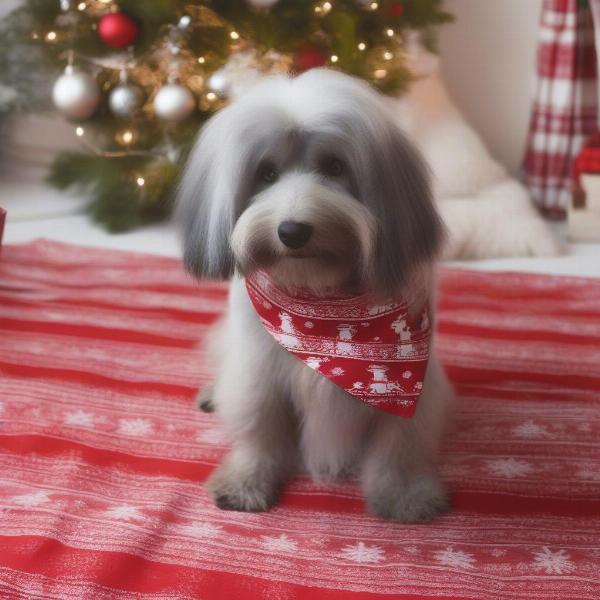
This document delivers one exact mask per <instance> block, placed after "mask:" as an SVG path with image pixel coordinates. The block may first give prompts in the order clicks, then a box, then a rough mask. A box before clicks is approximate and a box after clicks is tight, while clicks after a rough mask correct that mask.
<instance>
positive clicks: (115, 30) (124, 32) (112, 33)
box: [98, 12, 138, 48]
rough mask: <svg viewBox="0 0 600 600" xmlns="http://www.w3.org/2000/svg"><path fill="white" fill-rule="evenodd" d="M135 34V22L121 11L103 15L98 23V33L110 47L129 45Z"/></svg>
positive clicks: (136, 28) (136, 32) (136, 29)
mask: <svg viewBox="0 0 600 600" xmlns="http://www.w3.org/2000/svg"><path fill="white" fill-rule="evenodd" d="M137 34H138V26H137V23H136V22H135V21H134V20H133V19H132V18H131V17H130V16H129V15H126V14H125V13H122V12H116V13H109V14H107V15H104V16H103V17H102V18H101V19H100V22H99V23H98V35H99V36H100V37H101V38H102V41H103V42H104V43H105V44H106V45H107V46H109V47H110V48H125V47H126V46H131V44H133V42H134V41H135V38H136V37H137Z"/></svg>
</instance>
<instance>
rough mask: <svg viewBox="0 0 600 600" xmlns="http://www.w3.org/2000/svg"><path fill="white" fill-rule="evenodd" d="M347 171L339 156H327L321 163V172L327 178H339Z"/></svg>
mask: <svg viewBox="0 0 600 600" xmlns="http://www.w3.org/2000/svg"><path fill="white" fill-rule="evenodd" d="M345 170H346V166H345V165H344V163H343V161H342V160H340V159H339V158H338V157H337V156H325V157H323V158H322V159H321V160H320V161H319V171H321V173H323V175H326V176H327V177H339V176H340V175H343V174H344V171H345Z"/></svg>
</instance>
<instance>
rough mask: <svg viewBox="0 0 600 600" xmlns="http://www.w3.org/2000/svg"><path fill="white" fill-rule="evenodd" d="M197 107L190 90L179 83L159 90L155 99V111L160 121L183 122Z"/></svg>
mask: <svg viewBox="0 0 600 600" xmlns="http://www.w3.org/2000/svg"><path fill="white" fill-rule="evenodd" d="M195 106H196V100H195V99H194V95H193V94H192V92H190V90H189V89H188V88H186V87H185V86H183V85H179V84H177V83H169V84H167V85H164V86H163V87H161V88H160V90H158V93H157V94H156V96H155V97H154V111H155V112H156V115H157V116H158V118H159V119H164V120H165V121H174V122H177V121H182V120H183V119H185V118H186V117H188V116H189V115H190V114H191V112H192V111H193V110H194V108H195Z"/></svg>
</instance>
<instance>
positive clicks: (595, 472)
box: [577, 466, 600, 481]
mask: <svg viewBox="0 0 600 600" xmlns="http://www.w3.org/2000/svg"><path fill="white" fill-rule="evenodd" d="M577 477H579V478H581V479H587V480H589V481H600V467H596V468H594V467H593V466H589V467H584V468H582V469H579V471H577Z"/></svg>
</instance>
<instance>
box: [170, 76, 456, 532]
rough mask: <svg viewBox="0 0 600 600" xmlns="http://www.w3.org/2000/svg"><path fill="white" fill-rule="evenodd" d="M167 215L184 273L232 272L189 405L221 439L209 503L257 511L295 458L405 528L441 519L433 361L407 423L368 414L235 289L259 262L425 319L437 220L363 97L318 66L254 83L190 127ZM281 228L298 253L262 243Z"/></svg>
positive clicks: (367, 94)
mask: <svg viewBox="0 0 600 600" xmlns="http://www.w3.org/2000/svg"><path fill="white" fill-rule="evenodd" d="M332 165H334V167H335V168H333V167H332ZM273 174H275V175H273ZM177 215H178V218H179V220H180V222H181V223H182V226H183V231H184V248H185V249H184V260H185V263H186V266H187V268H188V269H189V270H190V271H191V272H192V273H193V274H195V275H196V276H198V277H219V278H227V277H233V280H232V284H231V291H230V297H229V310H228V314H227V317H226V319H225V321H224V322H223V323H222V324H221V325H220V328H219V330H218V332H217V334H216V335H215V338H214V340H215V341H214V344H213V349H214V355H215V358H216V360H217V378H216V381H215V383H214V385H213V386H212V387H211V388H210V390H209V391H208V392H204V393H203V394H202V396H201V403H202V404H203V405H204V407H212V406H214V407H215V408H216V410H217V412H218V414H219V417H220V418H221V420H222V422H223V424H224V426H225V428H226V430H227V431H228V433H229V435H230V437H231V440H232V442H233V447H232V450H231V452H230V454H229V455H228V456H227V457H226V459H225V460H224V462H223V464H222V465H221V466H220V467H219V468H218V469H217V471H216V472H215V473H214V474H213V476H212V478H211V480H210V482H209V490H210V492H211V493H212V495H213V497H214V499H215V501H216V503H217V504H218V505H219V506H220V507H221V508H225V509H234V510H265V509H267V508H268V507H269V506H270V505H272V504H273V503H274V502H275V500H276V497H277V492H278V490H279V488H280V486H281V484H282V483H283V482H284V481H285V479H286V478H287V477H288V476H289V474H290V473H291V472H292V471H293V470H294V469H295V468H297V467H298V466H299V465H301V464H304V466H305V467H306V468H307V469H308V471H309V473H310V474H311V475H312V476H313V477H314V478H315V479H319V480H323V479H330V478H333V477H337V476H340V475H346V474H352V473H356V474H357V475H358V476H359V477H360V480H361V483H362V487H363V489H364V493H365V496H366V499H367V505H368V508H369V510H371V511H372V512H374V513H376V514H379V515H381V516H383V517H386V518H392V519H398V520H401V521H406V522H412V521H418V520H423V519H429V518H432V517H433V516H434V515H436V514H437V513H439V512H440V511H442V510H444V509H445V507H446V505H447V500H446V494H445V491H444V488H443V486H442V484H441V483H440V480H439V478H438V475H437V470H436V465H435V462H436V455H437V448H438V444H439V440H440V436H441V433H442V429H443V423H444V416H445V413H446V406H447V403H448V401H449V400H450V398H451V396H452V391H451V388H450V386H449V384H448V382H447V380H446V378H445V375H444V373H443V371H442V369H441V367H440V366H439V363H438V361H437V359H436V357H435V354H432V356H431V358H430V363H429V367H428V370H427V375H426V379H425V382H424V386H423V392H422V396H421V398H420V400H419V404H418V408H417V413H416V415H415V416H414V417H413V418H412V419H402V418H399V417H395V416H392V415H389V414H386V413H384V412H381V411H378V410H376V409H374V408H371V407H369V406H367V405H365V404H363V403H361V402H359V401H357V400H356V399H354V398H352V397H351V396H349V395H348V394H346V393H345V392H344V391H343V390H342V389H341V388H339V387H337V386H336V385H335V384H333V383H332V382H330V381H329V380H327V379H325V378H324V377H322V376H321V375H319V374H317V373H315V372H313V371H312V370H311V369H309V368H307V367H306V366H305V365H304V363H302V362H301V361H299V360H298V359H297V358H295V357H294V356H292V355H290V354H289V353H288V352H287V351H286V350H284V349H283V348H282V347H280V346H279V345H278V344H277V343H276V342H275V341H274V340H273V339H272V338H271V336H270V335H269V334H268V333H267V332H266V330H265V329H264V327H263V326H262V324H261V323H260V320H259V318H258V316H257V315H256V313H255V311H254V309H253V308H252V306H251V303H250V300H249V298H248V295H247V292H246V288H245V285H244V280H243V277H244V275H246V274H248V273H250V272H252V271H253V270H255V269H258V268H261V269H268V270H269V271H270V272H271V274H272V276H273V277H274V278H275V279H276V281H277V282H278V283H279V284H280V285H281V286H284V287H286V286H287V287H303V288H309V289H311V290H312V291H313V292H314V293H315V294H320V295H327V294H328V293H331V292H332V291H334V290H336V291H339V290H340V288H341V289H344V290H345V291H352V290H354V289H357V290H358V289H361V290H362V289H365V288H367V289H371V290H373V291H374V292H376V293H378V294H381V295H382V296H386V295H389V294H402V295H403V296H404V297H406V298H408V299H409V300H410V302H411V303H412V306H413V308H414V310H420V309H421V308H422V307H423V303H424V302H426V301H429V302H430V304H431V307H430V309H431V310H433V303H432V302H431V298H432V297H433V294H434V290H433V278H434V261H435V259H436V256H437V254H438V251H439V249H440V244H441V241H442V237H443V236H442V225H441V223H440V220H439V218H438V216H437V213H436V211H435V208H434V204H433V201H432V198H431V191H430V185H429V179H428V174H427V170H426V168H425V167H424V165H423V162H422V160H421V159H420V157H419V155H418V153H417V152H416V151H415V149H414V148H413V146H412V144H411V143H410V142H408V141H407V139H406V138H405V137H404V135H403V134H402V133H401V132H400V131H399V130H398V129H397V127H396V125H395V124H394V121H393V118H392V117H391V115H390V114H389V113H388V108H387V106H386V104H385V103H384V102H383V101H382V99H381V98H380V97H379V95H378V94H376V92H374V91H373V90H372V89H371V88H370V87H369V86H367V85H366V84H364V83H363V82H360V81H358V80H355V79H353V78H351V77H348V76H345V75H342V74H340V73H337V72H333V71H328V70H326V69H317V70H313V71H310V72H308V73H306V74H304V75H302V76H300V77H297V78H295V79H289V78H285V77H279V78H275V79H271V80H268V81H266V82H264V83H262V84H260V85H258V86H257V87H256V88H254V89H253V90H251V91H250V92H249V93H248V94H246V95H245V96H243V97H242V98H241V99H240V100H237V101H236V102H234V103H233V104H231V105H230V106H228V107H227V108H225V109H224V110H222V111H221V112H220V113H218V114H217V115H216V116H215V117H213V119H211V121H210V122H209V123H208V124H207V126H206V127H205V129H204V130H203V132H202V134H201V136H200V138H199V140H198V142H197V144H196V147H195V149H194V151H193V152H192V155H191V157H190V160H189V163H188V165H187V168H186V170H185V173H184V176H183V179H182V182H181V186H180V192H179V199H178V211H177ZM290 220H291V221H297V222H302V223H308V224H310V225H311V226H312V227H313V233H312V236H311V237H310V239H309V241H308V242H307V244H306V245H305V246H302V247H301V248H299V249H290V248H288V247H287V246H285V245H284V244H283V243H282V242H281V241H280V239H279V238H278V235H277V228H278V225H279V224H280V223H281V222H283V221H290Z"/></svg>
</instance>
